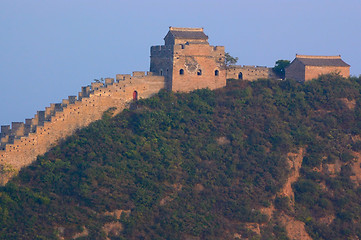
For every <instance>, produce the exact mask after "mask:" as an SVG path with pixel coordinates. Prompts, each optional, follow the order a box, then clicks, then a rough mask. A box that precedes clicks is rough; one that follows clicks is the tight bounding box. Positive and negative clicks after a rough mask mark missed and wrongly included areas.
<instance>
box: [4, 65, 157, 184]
mask: <svg viewBox="0 0 361 240" xmlns="http://www.w3.org/2000/svg"><path fill="white" fill-rule="evenodd" d="M122 76H123V75H122ZM127 76H129V78H128V79H127V80H118V81H117V82H115V83H112V80H109V79H108V80H107V81H108V83H110V84H108V85H103V84H102V83H94V84H92V87H91V88H89V87H85V89H88V92H87V91H83V90H82V92H80V93H79V98H78V99H77V100H76V99H75V98H74V97H69V99H67V100H63V103H62V106H63V107H62V109H58V111H55V104H52V105H51V107H50V108H47V109H46V111H44V112H43V111H39V112H41V113H40V114H39V112H38V114H37V115H36V116H35V117H34V118H33V119H30V120H28V123H30V122H31V124H33V125H32V127H33V129H35V130H34V132H29V133H27V134H25V135H24V131H23V126H24V124H19V123H16V124H15V125H14V124H13V128H14V127H15V128H14V131H12V129H9V128H8V127H7V126H3V127H2V129H3V130H4V132H2V134H1V140H2V146H4V148H5V149H4V150H0V167H1V168H2V173H1V176H0V183H1V184H5V183H6V182H7V181H8V180H9V179H10V178H11V177H12V176H13V175H15V174H16V173H17V172H18V171H19V170H20V169H21V168H22V167H25V166H27V165H29V164H31V163H32V162H33V161H35V160H36V157H37V156H38V155H42V154H44V153H46V152H47V151H48V150H49V149H50V148H51V147H52V146H54V145H55V144H57V143H58V142H59V140H61V139H64V138H66V137H67V136H70V135H72V134H73V133H74V132H75V130H77V129H79V128H83V127H86V126H88V125H89V124H90V123H92V122H94V121H96V120H99V119H101V117H102V115H103V113H104V112H105V111H106V110H108V109H109V108H113V107H114V108H116V109H115V110H114V113H119V112H120V111H122V110H123V109H124V108H126V107H128V104H129V103H130V102H131V101H132V99H133V92H134V91H137V93H138V97H139V98H148V97H150V96H152V95H153V94H156V93H157V92H158V91H159V90H160V89H163V88H164V77H161V76H151V75H144V74H142V73H139V72H136V73H135V75H134V76H130V75H127ZM117 77H119V78H120V76H117ZM43 113H44V114H43ZM40 115H44V116H43V117H45V118H44V119H43V120H41V121H39V116H40ZM43 117H41V118H43ZM19 126H20V127H19ZM20 129H21V130H20ZM19 131H20V132H19ZM21 131H23V132H22V133H21ZM9 139H12V140H13V141H9Z"/></svg>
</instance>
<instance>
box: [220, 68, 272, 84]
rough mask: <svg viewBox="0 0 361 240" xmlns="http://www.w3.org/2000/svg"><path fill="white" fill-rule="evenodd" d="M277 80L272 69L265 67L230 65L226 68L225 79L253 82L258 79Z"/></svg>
mask: <svg viewBox="0 0 361 240" xmlns="http://www.w3.org/2000/svg"><path fill="white" fill-rule="evenodd" d="M262 78H267V79H277V78H278V77H277V76H276V75H275V74H274V72H273V70H272V68H269V67H265V66H247V65H231V66H228V67H227V79H242V80H248V81H255V80H258V79H262Z"/></svg>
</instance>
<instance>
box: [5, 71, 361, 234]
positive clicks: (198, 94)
mask: <svg viewBox="0 0 361 240" xmlns="http://www.w3.org/2000/svg"><path fill="white" fill-rule="evenodd" d="M360 92H361V79H359V78H352V79H343V78H340V77H337V76H333V75H330V76H323V77H321V78H320V79H318V80H317V81H310V82H306V83H305V84H299V83H297V82H294V81H270V80H260V81H256V82H245V81H229V82H228V86H227V87H226V88H224V89H220V90H217V91H210V90H208V89H204V90H197V91H194V92H192V93H189V94H176V93H170V92H167V91H161V92H160V93H159V94H158V95H156V96H154V97H152V98H150V99H146V100H141V101H139V102H138V104H137V107H136V108H135V109H134V110H125V111H123V113H121V114H119V115H117V116H116V117H114V118H111V117H110V116H111V110H110V111H109V112H107V113H105V114H104V116H103V119H102V120H101V121H97V122H95V123H93V124H92V125H91V126H90V127H88V128H86V129H82V130H80V131H78V132H77V134H75V135H73V136H71V137H69V138H68V139H67V140H66V141H64V142H63V143H62V144H60V145H58V146H56V147H54V148H53V149H52V150H51V151H49V152H48V153H47V154H46V155H45V156H40V157H39V158H38V160H37V161H36V162H35V163H34V164H32V165H31V166H30V167H28V168H25V169H23V170H22V171H21V172H20V174H19V176H18V177H17V178H15V179H13V180H12V181H11V182H9V183H8V184H7V185H6V186H5V187H2V188H1V189H0V239H56V238H57V236H58V235H59V227H64V228H65V231H64V233H62V235H63V236H64V237H65V238H70V237H71V236H73V235H74V234H75V233H76V232H81V231H82V229H83V226H86V228H87V229H88V231H89V238H90V239H104V238H105V237H104V236H105V233H104V231H103V230H102V226H103V225H104V224H105V223H108V222H113V221H120V222H121V223H122V224H123V226H124V230H123V231H122V232H121V236H119V237H118V238H116V237H114V239H184V238H186V237H191V236H198V237H200V238H201V239H233V234H231V233H235V232H237V233H240V234H242V236H247V237H249V238H250V239H251V238H252V237H255V235H254V233H252V232H251V231H249V230H248V229H247V228H246V227H245V225H244V223H247V222H253V223H260V224H262V226H263V227H262V228H261V234H262V236H261V237H262V239H287V235H286V232H285V229H284V228H283V227H282V226H279V225H278V224H277V223H274V222H272V221H268V219H267V217H266V216H265V215H262V214H261V213H260V211H258V210H257V209H260V208H262V207H265V206H269V205H270V203H271V202H274V204H275V207H276V208H277V211H283V212H286V213H288V214H294V215H295V217H297V218H298V219H301V220H302V221H304V222H305V223H306V227H307V230H308V231H309V233H310V234H311V235H312V236H313V237H314V238H317V239H347V238H351V237H353V236H358V237H361V235H360V234H361V223H360V216H361V190H360V188H358V187H357V186H356V185H355V184H354V183H353V182H352V181H351V180H350V176H352V174H353V172H352V169H351V165H352V164H353V161H354V157H353V153H352V151H358V150H359V149H360V145H361V144H360V143H359V142H357V141H356V142H354V141H353V140H352V137H351V136H353V135H356V134H360V133H361V124H360V122H361V101H360ZM344 98H347V99H349V100H356V106H355V108H354V109H349V108H347V106H346V105H345V104H344V103H343V101H342V99H344ZM301 147H303V148H305V149H306V154H305V156H304V161H303V166H302V169H301V177H300V179H299V181H298V182H296V183H294V185H293V188H294V191H295V200H296V207H295V211H291V206H290V205H289V199H288V198H285V197H277V198H276V199H274V196H275V195H276V194H277V193H278V192H279V190H280V188H281V187H282V185H283V184H284V183H285V181H286V178H287V174H288V171H287V167H286V161H285V160H286V157H287V153H289V152H291V151H294V150H297V149H299V148H301ZM335 162H340V163H342V164H343V167H342V169H341V172H340V173H336V174H335V176H332V177H331V176H330V175H328V174H326V173H325V172H318V171H315V169H316V168H320V167H321V166H322V164H330V163H335ZM321 183H322V184H323V185H321ZM273 199H274V201H273ZM117 209H123V210H127V209H130V210H131V214H130V215H129V216H128V215H126V214H123V215H122V216H121V218H120V219H119V220H117V219H116V218H115V217H112V216H105V215H104V214H103V213H104V212H106V211H114V210H117ZM328 215H334V216H335V220H334V221H333V222H332V223H331V224H330V225H327V224H324V223H321V222H319V221H318V219H320V218H322V217H325V216H328Z"/></svg>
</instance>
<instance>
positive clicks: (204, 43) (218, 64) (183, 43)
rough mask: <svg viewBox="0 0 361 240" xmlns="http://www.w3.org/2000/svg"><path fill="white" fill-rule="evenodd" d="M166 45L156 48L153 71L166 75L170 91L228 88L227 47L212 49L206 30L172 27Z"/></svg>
mask: <svg viewBox="0 0 361 240" xmlns="http://www.w3.org/2000/svg"><path fill="white" fill-rule="evenodd" d="M164 41H165V45H162V46H152V47H151V50H150V52H151V53H150V71H151V72H153V73H154V74H156V75H161V76H164V78H165V81H166V88H167V89H168V90H172V91H181V92H189V91H192V90H194V89H200V88H209V89H216V88H221V87H224V86H225V85H226V69H225V60H224V54H225V53H224V47H223V46H210V45H209V43H208V36H207V35H205V34H204V32H203V28H175V27H169V32H168V33H167V35H166V36H165V37H164Z"/></svg>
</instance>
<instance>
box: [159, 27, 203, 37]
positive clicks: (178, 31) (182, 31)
mask: <svg viewBox="0 0 361 240" xmlns="http://www.w3.org/2000/svg"><path fill="white" fill-rule="evenodd" d="M169 34H171V35H172V36H173V37H174V38H175V39H202V40H207V39H208V36H207V35H206V34H205V33H204V32H203V28H177V27H169V32H168V34H167V36H168V35H169ZM167 36H166V37H167ZM166 37H165V38H166ZM165 38H164V39H165Z"/></svg>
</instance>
